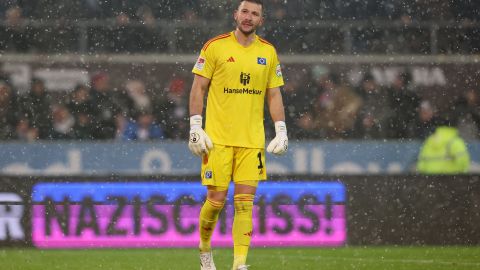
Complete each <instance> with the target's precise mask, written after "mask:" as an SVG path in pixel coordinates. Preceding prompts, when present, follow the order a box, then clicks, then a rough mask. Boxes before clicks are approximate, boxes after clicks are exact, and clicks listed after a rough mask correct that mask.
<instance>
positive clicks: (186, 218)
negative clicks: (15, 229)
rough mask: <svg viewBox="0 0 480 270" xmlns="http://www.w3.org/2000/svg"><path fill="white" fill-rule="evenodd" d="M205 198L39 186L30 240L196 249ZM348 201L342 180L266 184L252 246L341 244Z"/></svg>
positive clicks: (112, 187)
mask: <svg viewBox="0 0 480 270" xmlns="http://www.w3.org/2000/svg"><path fill="white" fill-rule="evenodd" d="M231 194H232V193H231ZM204 200H205V188H204V187H202V186H201V185H200V184H198V183H158V182H157V183H147V182H138V183H107V182H96V183H38V184H36V185H35V186H34V187H33V198H32V205H33V206H32V207H33V208H32V242H33V245H34V246H36V247H39V248H89V247H196V246H198V239H199V235H198V214H199V213H200V208H201V206H202V204H203V202H204ZM232 202H233V198H229V199H228V201H227V204H226V206H225V208H224V212H223V213H222V214H221V217H220V219H219V223H218V225H217V227H216V229H215V232H214V235H213V239H212V241H213V245H216V246H231V243H232V242H231V241H232V240H231V237H232V235H231V230H232V227H231V226H232V222H233V215H234V209H233V205H232ZM345 203H346V191H345V186H344V185H343V184H341V183H339V182H308V183H301V182H286V183H278V182H274V183H270V182H266V183H262V184H261V185H260V187H259V189H258V192H257V196H256V201H255V207H254V213H253V224H254V231H253V235H252V245H254V246H341V245H343V244H345V243H346V213H345Z"/></svg>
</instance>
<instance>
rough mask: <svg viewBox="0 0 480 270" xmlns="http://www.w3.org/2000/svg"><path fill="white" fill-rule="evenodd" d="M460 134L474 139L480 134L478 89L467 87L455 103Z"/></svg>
mask: <svg viewBox="0 0 480 270" xmlns="http://www.w3.org/2000/svg"><path fill="white" fill-rule="evenodd" d="M455 108H456V115H458V116H459V119H458V130H459V133H460V136H462V138H465V139H466V140H476V139H478V138H479V135H480V97H479V94H478V91H477V90H475V89H469V90H467V91H466V92H464V93H462V96H461V97H460V98H459V100H458V101H457V102H456V104H455Z"/></svg>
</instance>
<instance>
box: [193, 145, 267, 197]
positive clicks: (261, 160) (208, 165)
mask: <svg viewBox="0 0 480 270" xmlns="http://www.w3.org/2000/svg"><path fill="white" fill-rule="evenodd" d="M265 179H267V170H266V168H265V149H257V148H244V147H235V146H225V145H219V144H215V145H214V146H213V149H212V150H210V153H209V154H208V156H207V155H204V156H203V161H202V185H204V186H215V187H223V188H227V187H228V185H229V184H230V181H231V180H233V182H234V183H238V182H244V181H256V182H258V181H260V180H265ZM249 185H250V184H249Z"/></svg>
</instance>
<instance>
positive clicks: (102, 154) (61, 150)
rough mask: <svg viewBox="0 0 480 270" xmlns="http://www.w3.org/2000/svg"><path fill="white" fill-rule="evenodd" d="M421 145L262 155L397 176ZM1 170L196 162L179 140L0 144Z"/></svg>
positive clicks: (278, 167)
mask: <svg viewBox="0 0 480 270" xmlns="http://www.w3.org/2000/svg"><path fill="white" fill-rule="evenodd" d="M420 146H421V142H419V141H417V142H404V143H402V142H380V141H348V142H325V141H309V142H291V144H290V147H289V151H288V153H287V154H286V155H285V156H282V157H276V156H272V155H268V156H267V173H269V174H401V173H409V172H414V170H415V163H416V158H417V155H418V151H419V149H420ZM469 150H470V155H471V159H472V164H471V169H470V171H471V172H475V173H478V172H480V142H475V143H470V144H469ZM0 155H1V157H2V158H1V159H0V172H1V173H3V174H14V175H16V174H19V175H109V174H121V175H151V174H170V175H192V174H199V173H200V162H201V161H200V159H199V158H197V157H195V156H193V155H192V154H191V153H190V151H189V150H188V147H187V144H186V143H183V142H168V141H162V142H152V143H134V142H132V143H116V142H112V143H79V142H64V143H58V142H46V143H44V142H39V143H34V144H25V143H6V144H1V145H0Z"/></svg>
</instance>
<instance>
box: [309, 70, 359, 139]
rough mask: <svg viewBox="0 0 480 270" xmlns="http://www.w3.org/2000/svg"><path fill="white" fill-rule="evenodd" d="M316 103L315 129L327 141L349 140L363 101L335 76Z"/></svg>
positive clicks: (332, 75)
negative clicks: (318, 130)
mask: <svg viewBox="0 0 480 270" xmlns="http://www.w3.org/2000/svg"><path fill="white" fill-rule="evenodd" d="M324 89H325V90H324V91H323V93H321V94H320V95H319V96H318V98H317V100H316V102H315V116H316V118H315V127H316V128H318V129H320V131H321V132H320V134H322V135H323V136H324V137H325V138H326V139H342V138H348V137H349V136H351V134H352V132H353V131H352V130H353V128H354V124H355V121H356V118H357V114H358V111H359V109H360V107H361V106H362V100H361V98H360V97H359V96H357V95H356V94H355V93H354V92H353V91H352V90H351V89H350V88H349V87H347V86H346V85H341V84H340V80H339V79H338V77H337V76H336V75H335V74H330V76H329V78H328V79H327V80H326V81H325V84H324Z"/></svg>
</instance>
